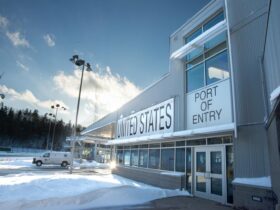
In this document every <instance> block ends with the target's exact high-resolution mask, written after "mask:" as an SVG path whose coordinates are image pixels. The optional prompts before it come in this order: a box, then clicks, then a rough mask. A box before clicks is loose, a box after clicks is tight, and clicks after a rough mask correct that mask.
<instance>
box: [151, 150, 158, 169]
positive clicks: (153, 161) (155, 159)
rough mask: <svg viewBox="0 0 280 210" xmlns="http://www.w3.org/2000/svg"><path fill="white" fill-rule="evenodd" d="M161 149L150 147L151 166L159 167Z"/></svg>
mask: <svg viewBox="0 0 280 210" xmlns="http://www.w3.org/2000/svg"><path fill="white" fill-rule="evenodd" d="M159 155H160V150H159V149H150V150H149V165H148V167H149V168H153V169H159V163H160V162H159Z"/></svg>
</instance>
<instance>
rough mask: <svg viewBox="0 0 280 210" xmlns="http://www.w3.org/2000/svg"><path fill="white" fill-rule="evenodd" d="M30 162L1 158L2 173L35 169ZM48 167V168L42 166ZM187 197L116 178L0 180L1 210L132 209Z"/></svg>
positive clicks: (24, 176)
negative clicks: (157, 201) (146, 204)
mask: <svg viewBox="0 0 280 210" xmlns="http://www.w3.org/2000/svg"><path fill="white" fill-rule="evenodd" d="M31 162H32V158H27V157H21V158H20V157H13V158H12V157H0V170H1V169H20V170H22V171H24V168H26V167H36V166H34V165H33V164H32V163H31ZM75 165H76V168H79V167H80V168H83V167H94V168H104V167H105V166H108V164H100V163H96V162H94V161H93V162H86V161H83V163H82V164H81V165H80V164H78V163H77V162H76V163H75ZM45 167H47V166H45ZM177 195H189V193H188V192H184V191H179V190H166V189H161V188H157V187H152V186H150V185H145V184H143V183H139V182H135V181H132V180H129V179H126V178H123V177H120V176H117V175H112V174H110V175H101V174H98V175H96V174H92V175H78V174H68V173H65V172H64V173H63V172H56V173H50V172H43V171H40V173H31V172H30V173H18V174H9V175H6V176H0V209H9V210H10V209H11V210H12V209H22V210H25V209H31V210H35V209H36V210H47V209H54V210H55V209H57V210H58V209H59V210H60V209H86V208H95V207H106V206H119V205H135V204H141V203H145V202H148V201H151V200H154V199H159V198H164V197H171V196H177Z"/></svg>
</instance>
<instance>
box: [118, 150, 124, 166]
mask: <svg viewBox="0 0 280 210" xmlns="http://www.w3.org/2000/svg"><path fill="white" fill-rule="evenodd" d="M117 163H118V164H121V165H122V164H123V150H117Z"/></svg>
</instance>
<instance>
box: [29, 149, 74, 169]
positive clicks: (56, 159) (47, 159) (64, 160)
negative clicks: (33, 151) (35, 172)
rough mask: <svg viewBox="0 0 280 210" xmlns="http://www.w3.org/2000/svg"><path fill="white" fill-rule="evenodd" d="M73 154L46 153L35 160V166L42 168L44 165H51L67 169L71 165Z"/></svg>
mask: <svg viewBox="0 0 280 210" xmlns="http://www.w3.org/2000/svg"><path fill="white" fill-rule="evenodd" d="M71 157H72V156H71V153H70V152H54V151H50V152H45V153H43V154H42V155H40V156H39V157H36V158H33V162H32V163H33V164H36V166H41V165H42V164H46V165H47V164H50V165H61V167H66V166H67V165H69V164H70V163H71Z"/></svg>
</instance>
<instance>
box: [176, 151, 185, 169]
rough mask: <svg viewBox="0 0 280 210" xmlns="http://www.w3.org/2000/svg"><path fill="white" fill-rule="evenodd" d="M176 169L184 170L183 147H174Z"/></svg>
mask: <svg viewBox="0 0 280 210" xmlns="http://www.w3.org/2000/svg"><path fill="white" fill-rule="evenodd" d="M176 171H180V172H185V148H184V147H183V148H176Z"/></svg>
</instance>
